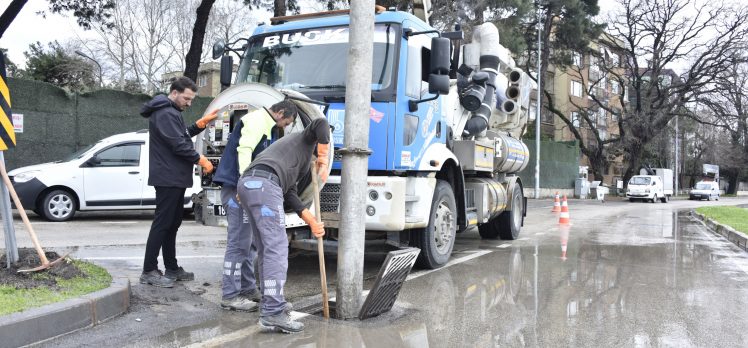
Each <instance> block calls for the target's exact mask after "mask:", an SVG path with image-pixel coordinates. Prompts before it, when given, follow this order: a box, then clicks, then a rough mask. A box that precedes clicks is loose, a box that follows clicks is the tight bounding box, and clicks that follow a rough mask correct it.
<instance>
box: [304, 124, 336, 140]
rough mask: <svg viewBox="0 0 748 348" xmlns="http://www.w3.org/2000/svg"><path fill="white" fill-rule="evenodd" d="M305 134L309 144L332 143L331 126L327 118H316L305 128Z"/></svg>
mask: <svg viewBox="0 0 748 348" xmlns="http://www.w3.org/2000/svg"><path fill="white" fill-rule="evenodd" d="M303 134H304V140H306V141H307V142H309V143H321V144H327V143H329V142H330V124H329V123H327V119H326V118H315V119H314V120H312V122H311V123H309V125H308V126H307V127H306V128H304V133H303Z"/></svg>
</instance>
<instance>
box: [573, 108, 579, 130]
mask: <svg viewBox="0 0 748 348" xmlns="http://www.w3.org/2000/svg"><path fill="white" fill-rule="evenodd" d="M571 125H572V126H574V128H579V113H578V112H576V111H572V112H571Z"/></svg>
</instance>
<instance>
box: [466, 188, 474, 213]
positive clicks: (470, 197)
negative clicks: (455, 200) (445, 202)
mask: <svg viewBox="0 0 748 348" xmlns="http://www.w3.org/2000/svg"><path fill="white" fill-rule="evenodd" d="M465 205H467V208H468V209H469V208H475V189H466V190H465Z"/></svg>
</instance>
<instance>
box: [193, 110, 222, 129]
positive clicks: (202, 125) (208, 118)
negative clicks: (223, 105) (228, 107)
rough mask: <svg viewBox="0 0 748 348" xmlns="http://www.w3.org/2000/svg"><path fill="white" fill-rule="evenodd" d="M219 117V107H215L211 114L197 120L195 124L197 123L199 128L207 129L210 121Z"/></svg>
mask: <svg viewBox="0 0 748 348" xmlns="http://www.w3.org/2000/svg"><path fill="white" fill-rule="evenodd" d="M217 117H218V109H215V110H213V111H211V112H210V113H209V114H207V115H205V116H203V117H201V118H200V119H199V120H197V122H195V124H196V125H197V127H198V128H200V129H205V127H207V126H208V123H210V122H211V121H213V120H215V119H216V118H217Z"/></svg>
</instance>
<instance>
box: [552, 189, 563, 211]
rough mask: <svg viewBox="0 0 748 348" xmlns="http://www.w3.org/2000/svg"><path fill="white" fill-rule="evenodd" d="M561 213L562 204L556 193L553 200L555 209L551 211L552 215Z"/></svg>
mask: <svg viewBox="0 0 748 348" xmlns="http://www.w3.org/2000/svg"><path fill="white" fill-rule="evenodd" d="M560 211H561V202H559V200H558V192H556V197H555V198H553V209H551V212H552V213H558V212H560Z"/></svg>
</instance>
